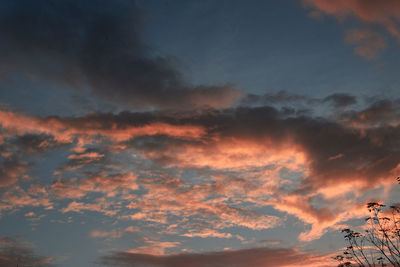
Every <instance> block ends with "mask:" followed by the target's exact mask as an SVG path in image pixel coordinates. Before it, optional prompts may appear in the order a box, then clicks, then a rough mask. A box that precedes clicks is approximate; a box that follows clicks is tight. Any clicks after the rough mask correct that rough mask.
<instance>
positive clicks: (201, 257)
mask: <svg viewBox="0 0 400 267" xmlns="http://www.w3.org/2000/svg"><path fill="white" fill-rule="evenodd" d="M322 259H323V258H322V257H321V256H319V257H318V256H316V255H310V254H305V253H302V252H299V251H297V250H294V249H284V248H277V249H274V248H253V249H243V250H234V251H224V252H213V253H212V252H210V253H203V254H176V255H167V256H156V255H149V254H136V253H128V252H118V253H115V254H113V255H111V256H106V257H103V258H102V259H101V263H102V264H103V265H106V266H149V267H181V266H182V267H183V266H185V267H206V266H215V267H228V266H235V267H251V266H260V267H263V266H264V267H267V266H268V267H269V266H271V267H275V266H294V265H297V266H299V265H309V266H311V265H312V264H316V265H314V266H330V265H329V264H328V263H326V261H325V262H323V261H322Z"/></svg>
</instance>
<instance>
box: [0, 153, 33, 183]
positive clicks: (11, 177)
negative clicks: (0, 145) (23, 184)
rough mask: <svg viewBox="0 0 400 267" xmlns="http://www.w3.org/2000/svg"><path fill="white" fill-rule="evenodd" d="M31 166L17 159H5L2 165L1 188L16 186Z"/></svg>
mask: <svg viewBox="0 0 400 267" xmlns="http://www.w3.org/2000/svg"><path fill="white" fill-rule="evenodd" d="M28 167H29V164H27V163H25V162H21V161H19V160H16V159H4V160H3V161H2V162H1V163H0V187H6V186H9V185H13V184H15V183H16V182H17V181H18V179H20V178H22V176H23V175H24V174H25V173H26V171H27V169H28Z"/></svg>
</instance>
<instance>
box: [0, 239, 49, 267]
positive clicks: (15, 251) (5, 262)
mask: <svg viewBox="0 0 400 267" xmlns="http://www.w3.org/2000/svg"><path fill="white" fill-rule="evenodd" d="M51 262H53V259H52V258H48V257H43V256H39V255H37V254H36V253H35V251H34V250H33V249H32V247H31V246H29V245H28V244H26V243H25V242H22V241H21V240H18V239H15V238H12V237H7V236H2V237H0V266H4V267H8V266H17V265H18V266H38V267H45V266H52V265H51Z"/></svg>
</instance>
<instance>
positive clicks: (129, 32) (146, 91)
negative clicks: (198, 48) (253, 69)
mask: <svg viewBox="0 0 400 267" xmlns="http://www.w3.org/2000/svg"><path fill="white" fill-rule="evenodd" d="M93 6H96V8H93ZM0 9H1V13H0V18H1V19H0V25H1V26H0V34H1V36H2V38H1V41H0V51H2V52H0V55H1V58H2V62H1V63H0V71H1V72H2V73H3V75H4V74H8V76H9V77H12V76H13V74H15V73H20V74H21V73H22V74H24V75H25V76H28V77H29V78H31V79H34V80H40V81H45V82H50V83H56V84H58V85H61V86H64V87H68V88H73V89H78V90H79V89H80V90H83V89H84V88H90V91H91V93H92V94H93V95H95V96H97V97H100V98H102V99H103V100H106V101H111V102H115V103H118V104H122V105H124V106H125V107H127V108H135V109H141V108H146V109H149V108H193V107H200V106H204V105H206V106H212V107H227V106H229V105H231V104H232V103H234V102H235V101H236V100H237V98H238V97H239V96H240V93H239V91H238V90H236V89H234V88H233V87H232V86H230V85H223V86H203V85H199V86H193V85H190V84H187V83H186V82H185V81H184V80H183V78H182V74H181V72H180V71H179V70H178V68H177V67H176V65H177V64H175V63H174V60H173V59H171V58H168V57H162V56H155V55H154V53H153V52H152V51H151V49H150V48H149V46H148V45H147V44H146V43H145V42H144V40H143V36H144V32H143V28H144V27H143V21H142V18H143V14H142V13H141V11H140V10H139V8H138V7H137V5H136V3H135V1H125V0H117V1H100V0H93V1H90V2H84V3H81V2H76V1H73V0H68V1H61V2H60V1H54V2H51V3H48V1H45V0H40V1H35V2H34V3H33V2H31V1H29V0H24V1H18V2H14V1H6V2H2V4H1V6H0ZM44 29H45V30H44Z"/></svg>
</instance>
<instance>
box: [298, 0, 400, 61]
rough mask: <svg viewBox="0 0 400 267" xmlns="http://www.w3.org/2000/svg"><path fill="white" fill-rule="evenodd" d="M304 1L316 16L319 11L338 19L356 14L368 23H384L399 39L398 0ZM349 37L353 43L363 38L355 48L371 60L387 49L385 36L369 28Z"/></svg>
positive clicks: (359, 53)
mask: <svg viewBox="0 0 400 267" xmlns="http://www.w3.org/2000/svg"><path fill="white" fill-rule="evenodd" d="M303 3H304V5H305V6H306V7H310V8H314V11H312V12H313V13H312V14H314V16H315V15H316V12H317V13H318V14H321V13H322V14H328V15H333V16H335V17H336V18H337V19H339V20H343V19H345V18H348V17H355V18H357V19H358V20H360V21H361V22H363V23H364V24H366V25H378V26H381V27H382V28H384V29H386V31H387V32H389V33H390V34H391V35H392V36H394V37H395V38H397V40H398V41H400V28H399V22H400V3H399V1H397V0H386V1H365V0H303ZM346 39H347V40H348V41H349V42H351V43H353V42H355V43H358V42H360V41H363V42H364V43H363V44H362V45H361V46H357V47H356V48H355V53H356V54H358V55H361V56H363V57H366V58H368V59H372V58H374V57H376V55H377V52H378V51H379V50H382V49H383V48H385V41H384V39H383V37H381V36H379V35H377V33H371V32H370V31H366V30H363V31H358V30H356V31H350V32H348V36H347V38H346Z"/></svg>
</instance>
